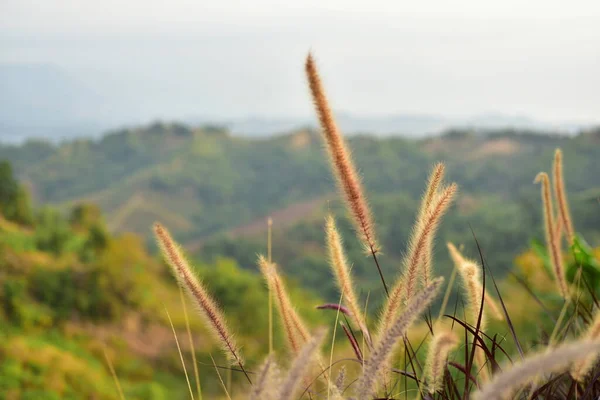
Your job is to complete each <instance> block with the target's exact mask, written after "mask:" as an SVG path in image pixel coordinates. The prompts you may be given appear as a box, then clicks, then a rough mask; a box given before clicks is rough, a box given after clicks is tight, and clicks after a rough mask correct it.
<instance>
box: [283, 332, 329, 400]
mask: <svg viewBox="0 0 600 400" xmlns="http://www.w3.org/2000/svg"><path fill="white" fill-rule="evenodd" d="M326 332H327V330H326V329H318V330H317V331H316V332H315V334H314V335H313V336H311V337H310V338H309V339H308V341H306V343H305V344H304V346H302V348H301V349H300V351H299V352H298V355H297V356H296V358H294V360H293V361H292V364H291V366H290V369H289V370H288V373H287V376H286V377H285V378H284V380H283V383H282V384H281V389H280V392H279V394H278V396H277V399H280V400H286V399H292V398H294V394H295V393H296V391H297V390H298V387H299V386H300V382H301V381H302V379H303V378H304V375H305V374H306V372H307V371H308V368H309V366H310V364H311V360H312V359H313V358H315V357H317V356H318V352H319V351H318V350H319V346H320V345H321V342H323V339H325V334H326Z"/></svg>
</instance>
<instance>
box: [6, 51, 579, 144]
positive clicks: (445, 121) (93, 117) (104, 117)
mask: <svg viewBox="0 0 600 400" xmlns="http://www.w3.org/2000/svg"><path fill="white" fill-rule="evenodd" d="M138 89H139V88H138ZM138 89H135V88H133V89H132V88H129V89H120V88H118V87H114V86H113V87H111V86H110V85H104V84H103V83H102V82H95V81H92V82H82V81H81V80H80V79H78V78H77V77H75V76H74V75H73V74H71V73H70V72H69V71H68V70H65V69H64V68H61V67H58V66H56V65H52V64H27V63H25V64H23V63H20V64H0V140H1V141H3V142H11V143H20V142H23V141H24V140H27V139H30V138H42V139H46V140H50V141H54V142H58V141H60V140H64V139H69V138H75V137H99V136H101V135H102V133H103V132H105V131H106V130H108V129H110V128H112V127H115V126H132V125H137V124H139V123H142V122H145V121H149V120H152V119H155V118H157V117H158V116H160V117H161V118H163V119H167V120H169V119H177V120H181V121H184V122H188V123H191V124H194V125H205V124H214V125H218V126H224V127H226V128H228V129H229V130H230V131H231V132H233V133H234V134H235V135H238V136H257V137H258V136H271V135H277V134H284V133H286V132H289V131H292V130H294V129H297V128H299V127H311V128H315V127H316V121H315V119H314V117H313V116H310V117H309V116H306V117H288V116H278V115H276V114H274V115H269V116H263V117H261V116H248V117H235V116H234V117H223V116H220V117H219V116H210V115H205V116H202V115H203V112H202V108H201V106H199V107H198V108H199V110H198V115H200V116H194V115H190V114H189V113H187V114H186V115H182V113H181V111H180V108H181V107H182V106H181V104H178V105H175V104H173V103H177V101H184V102H185V101H187V102H188V103H190V104H188V105H187V106H186V107H185V108H186V109H193V108H194V107H193V101H192V100H191V99H188V100H185V99H184V100H179V99H177V97H178V95H177V94H171V95H170V96H153V97H152V98H151V99H149V98H147V97H146V96H145V95H144V91H143V90H142V89H139V90H138ZM123 90H125V92H123ZM136 93H137V94H136ZM197 96H198V102H199V103H200V104H202V103H203V102H204V100H202V93H199V94H198V95H197ZM163 97H164V98H163ZM174 100H175V101H174ZM200 100H201V101H200ZM158 110H160V112H159V111H158ZM338 121H339V124H340V126H341V128H342V129H343V131H344V132H345V133H346V134H356V133H370V134H375V135H402V136H407V137H423V136H425V135H435V134H439V133H441V132H443V131H445V130H448V129H450V128H455V127H469V128H475V129H501V128H512V129H533V130H555V131H558V132H562V133H573V132H576V131H577V130H580V129H582V128H584V127H586V124H585V123H583V122H581V123H578V122H573V123H547V122H544V121H538V120H535V119H533V118H529V117H526V116H520V115H505V114H502V113H487V114H481V115H475V116H470V117H468V116H467V117H462V118H458V117H445V116H443V115H435V114H414V113H395V114H386V115H368V114H366V115H358V114H353V113H347V112H339V113H338Z"/></svg>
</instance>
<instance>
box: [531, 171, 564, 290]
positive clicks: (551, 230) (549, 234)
mask: <svg viewBox="0 0 600 400" xmlns="http://www.w3.org/2000/svg"><path fill="white" fill-rule="evenodd" d="M535 183H541V185H542V189H541V190H542V204H543V207H544V226H545V231H546V245H547V247H548V253H549V254H550V261H551V262H552V269H553V271H554V277H555V279H556V284H557V285H558V290H559V292H560V294H561V296H562V297H563V298H565V299H566V298H567V297H568V295H569V292H568V288H567V280H566V278H565V268H564V266H563V259H562V254H561V251H560V241H559V239H558V237H557V236H556V234H557V231H556V225H555V223H554V211H553V210H554V208H553V206H552V197H551V194H550V179H549V178H548V174H546V173H545V172H540V173H539V174H538V175H537V176H536V177H535Z"/></svg>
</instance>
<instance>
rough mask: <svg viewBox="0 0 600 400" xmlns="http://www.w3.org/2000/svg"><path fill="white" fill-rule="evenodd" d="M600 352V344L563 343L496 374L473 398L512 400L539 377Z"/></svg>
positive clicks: (589, 342) (586, 341)
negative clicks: (513, 396) (517, 390)
mask: <svg viewBox="0 0 600 400" xmlns="http://www.w3.org/2000/svg"><path fill="white" fill-rule="evenodd" d="M599 351H600V342H599V341H591V340H585V341H578V342H575V343H569V344H563V345H561V346H559V347H555V348H552V349H549V350H548V351H545V352H542V353H539V354H535V355H532V356H529V357H527V358H525V359H524V360H523V361H520V362H517V363H515V364H514V365H513V366H512V367H510V368H508V369H504V370H503V372H501V373H499V374H496V375H494V377H493V379H492V380H491V381H490V382H488V383H487V384H486V385H485V386H483V387H482V388H481V390H480V391H479V392H477V393H475V395H474V396H473V400H502V399H508V398H510V395H511V393H513V392H514V391H515V390H516V389H518V388H519V387H521V386H522V385H524V384H527V383H528V382H531V381H532V380H533V379H534V378H535V377H536V376H539V375H541V374H547V373H551V372H560V371H562V370H565V369H567V368H568V367H569V364H571V363H573V362H575V361H577V360H581V359H583V358H585V357H586V356H589V354H590V353H594V354H597V353H598V352H599Z"/></svg>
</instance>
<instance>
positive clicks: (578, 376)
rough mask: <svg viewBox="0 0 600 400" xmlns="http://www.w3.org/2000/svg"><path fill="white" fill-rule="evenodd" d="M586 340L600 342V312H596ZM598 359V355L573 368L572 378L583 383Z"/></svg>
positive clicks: (582, 361) (585, 336)
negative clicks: (599, 340)
mask: <svg viewBox="0 0 600 400" xmlns="http://www.w3.org/2000/svg"><path fill="white" fill-rule="evenodd" d="M584 339H587V340H594V341H598V339H600V312H599V311H596V315H595V316H594V320H593V321H592V323H591V325H590V326H589V327H588V329H587V331H586V332H585V335H584ZM597 359H598V357H597V355H594V356H590V357H587V358H585V359H583V360H581V361H579V362H577V363H575V364H574V365H573V366H572V367H571V376H572V377H573V379H575V380H576V381H578V382H583V380H584V379H585V377H586V375H587V374H588V373H589V372H590V370H591V369H592V367H593V366H594V363H595V362H596V360H597Z"/></svg>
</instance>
